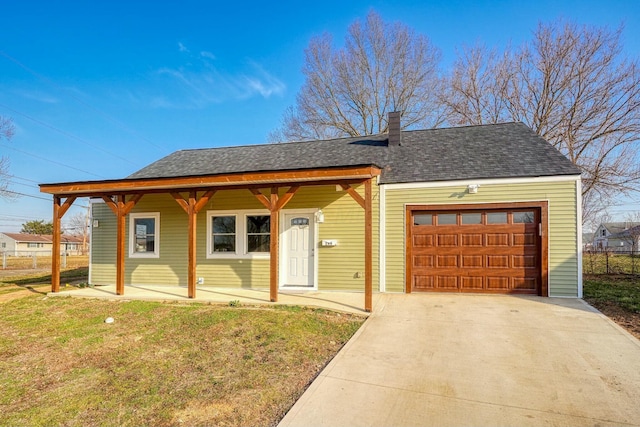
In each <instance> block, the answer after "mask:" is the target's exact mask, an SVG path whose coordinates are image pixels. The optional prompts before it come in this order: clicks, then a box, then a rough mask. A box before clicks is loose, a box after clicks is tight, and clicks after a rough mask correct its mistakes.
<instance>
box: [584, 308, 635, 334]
mask: <svg viewBox="0 0 640 427" xmlns="http://www.w3.org/2000/svg"><path fill="white" fill-rule="evenodd" d="M585 300H586V301H587V302H588V303H589V304H591V305H592V306H594V307H595V308H597V309H598V310H600V311H601V312H602V314H604V315H605V316H607V317H608V318H609V319H611V320H613V321H614V322H616V323H617V324H618V325H620V326H622V327H623V328H625V329H626V330H627V331H628V332H629V333H630V334H632V335H633V336H635V337H636V338H638V339H640V313H632V312H630V311H628V310H625V309H624V308H621V307H619V306H617V305H616V304H613V303H607V302H598V301H589V300H587V299H585Z"/></svg>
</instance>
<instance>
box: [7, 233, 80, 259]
mask: <svg viewBox="0 0 640 427" xmlns="http://www.w3.org/2000/svg"><path fill="white" fill-rule="evenodd" d="M82 243H83V242H82V237H77V236H67V235H63V236H61V237H60V243H59V244H60V251H61V252H62V253H64V254H67V255H81V254H82ZM52 249H53V236H51V235H43V234H27V233H0V253H4V254H6V255H9V256H33V255H36V256H50V255H51V253H52Z"/></svg>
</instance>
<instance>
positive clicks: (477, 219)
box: [462, 213, 482, 224]
mask: <svg viewBox="0 0 640 427" xmlns="http://www.w3.org/2000/svg"><path fill="white" fill-rule="evenodd" d="M462 223H463V224H482V214H481V213H463V214H462Z"/></svg>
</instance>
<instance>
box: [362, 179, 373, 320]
mask: <svg viewBox="0 0 640 427" xmlns="http://www.w3.org/2000/svg"><path fill="white" fill-rule="evenodd" d="M372 262H373V210H372V196H371V179H368V180H366V181H365V182H364V310H365V311H366V312H369V313H371V309H372V305H373V304H372V285H373V267H372Z"/></svg>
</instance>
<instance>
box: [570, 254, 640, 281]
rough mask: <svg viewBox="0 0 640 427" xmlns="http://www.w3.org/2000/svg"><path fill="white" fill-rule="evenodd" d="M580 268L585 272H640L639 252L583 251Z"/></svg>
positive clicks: (612, 273) (634, 273)
mask: <svg viewBox="0 0 640 427" xmlns="http://www.w3.org/2000/svg"><path fill="white" fill-rule="evenodd" d="M582 270H583V272H584V273H586V274H611V275H614V274H632V275H637V274H640V252H638V251H620V250H616V251H613V250H607V249H597V250H588V251H584V252H583V256H582Z"/></svg>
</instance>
